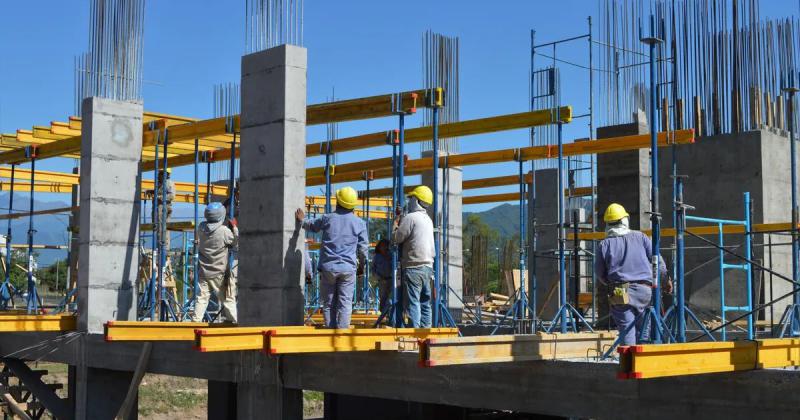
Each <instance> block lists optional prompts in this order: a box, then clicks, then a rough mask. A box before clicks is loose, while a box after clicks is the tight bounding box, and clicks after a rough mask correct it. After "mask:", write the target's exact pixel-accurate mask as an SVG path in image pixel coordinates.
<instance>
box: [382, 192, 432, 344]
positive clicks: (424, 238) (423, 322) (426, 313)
mask: <svg viewBox="0 0 800 420" xmlns="http://www.w3.org/2000/svg"><path fill="white" fill-rule="evenodd" d="M406 200H407V201H406V208H405V211H404V212H403V214H402V215H401V216H400V217H397V218H395V220H394V225H393V228H392V241H393V242H394V243H395V244H396V245H398V246H400V247H401V258H400V266H401V268H402V283H403V307H404V309H405V312H406V314H407V315H408V318H409V320H410V322H411V327H413V328H430V327H431V297H432V293H431V279H432V278H433V259H434V254H435V248H434V242H433V221H432V220H431V218H430V216H428V211H427V210H428V208H430V206H431V205H432V204H433V192H432V191H431V189H430V188H428V187H426V186H424V185H420V186H418V187H416V188H414V189H413V190H412V191H411V193H409V194H408V197H407V198H406Z"/></svg>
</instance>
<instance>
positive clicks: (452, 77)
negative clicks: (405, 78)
mask: <svg viewBox="0 0 800 420" xmlns="http://www.w3.org/2000/svg"><path fill="white" fill-rule="evenodd" d="M458 74H459V39H458V37H448V36H445V35H442V34H438V33H435V32H433V31H431V30H428V31H427V32H425V33H424V34H423V35H422V86H424V87H425V88H426V89H433V88H437V87H440V88H443V89H444V104H445V106H444V108H442V109H441V110H439V123H440V124H447V123H451V122H456V121H459V84H458V83H459V82H458ZM432 123H433V111H432V110H431V108H428V107H426V108H425V112H424V114H423V124H424V125H426V126H428V125H431V124H432ZM432 149H433V144H432V143H431V142H430V141H427V142H423V143H422V144H421V145H420V150H422V151H429V150H432ZM439 150H441V151H443V152H447V153H458V138H457V137H451V138H442V139H441V140H440V142H439Z"/></svg>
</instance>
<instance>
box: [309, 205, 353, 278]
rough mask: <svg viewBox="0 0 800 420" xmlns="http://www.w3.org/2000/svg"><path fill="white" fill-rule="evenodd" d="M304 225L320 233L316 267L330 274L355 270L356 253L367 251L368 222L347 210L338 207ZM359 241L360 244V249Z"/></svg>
mask: <svg viewBox="0 0 800 420" xmlns="http://www.w3.org/2000/svg"><path fill="white" fill-rule="evenodd" d="M307 228H309V230H311V231H312V232H322V244H321V248H320V252H319V270H320V271H327V272H331V273H342V272H350V271H356V267H357V265H358V256H357V255H358V254H359V253H360V254H362V257H363V256H364V254H366V252H367V246H368V244H367V240H366V231H367V225H366V223H364V221H363V220H361V219H360V218H358V217H357V216H356V215H355V214H353V212H352V211H350V210H345V209H341V208H337V209H336V211H334V212H333V213H328V214H325V215H322V216H321V217H319V218H317V219H315V220H314V221H313V222H311V223H308V226H307ZM359 242H361V244H360V245H361V247H362V248H363V249H359Z"/></svg>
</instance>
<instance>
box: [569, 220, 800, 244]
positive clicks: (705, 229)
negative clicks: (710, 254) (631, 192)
mask: <svg viewBox="0 0 800 420" xmlns="http://www.w3.org/2000/svg"><path fill="white" fill-rule="evenodd" d="M799 226H800V225H799ZM751 228H752V233H776V232H789V231H791V230H792V224H791V223H758V224H755V225H752V226H751ZM686 231H687V232H691V233H694V234H695V235H703V236H707V235H717V234H719V227H718V226H717V225H709V226H689V227H687V228H686ZM642 232H643V233H644V234H645V235H647V236H652V235H653V231H651V230H650V229H647V230H643V231H642ZM722 234H723V235H743V234H744V226H742V225H723V226H722ZM674 236H675V228H662V229H661V237H674ZM605 238H606V233H605V232H586V233H579V234H578V239H580V240H582V241H602V240H603V239H605ZM567 240H570V241H572V240H575V235H574V234H572V233H568V234H567Z"/></svg>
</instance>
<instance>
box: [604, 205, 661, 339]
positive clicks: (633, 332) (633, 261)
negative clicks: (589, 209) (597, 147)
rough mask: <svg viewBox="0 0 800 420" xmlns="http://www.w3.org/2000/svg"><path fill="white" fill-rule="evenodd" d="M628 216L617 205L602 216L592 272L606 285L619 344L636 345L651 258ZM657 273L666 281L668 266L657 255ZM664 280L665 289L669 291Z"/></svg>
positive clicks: (649, 287)
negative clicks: (602, 233) (602, 226)
mask: <svg viewBox="0 0 800 420" xmlns="http://www.w3.org/2000/svg"><path fill="white" fill-rule="evenodd" d="M629 219H630V215H629V214H628V212H627V211H626V210H625V207H623V206H622V205H620V204H617V203H612V204H611V205H609V206H608V208H607V209H606V212H605V214H604V215H603V221H605V223H606V238H605V239H603V240H602V241H601V242H600V244H599V245H598V247H597V250H596V252H595V259H594V261H595V263H594V273H595V276H596V278H597V279H598V281H599V282H601V283H602V284H603V285H605V288H606V290H607V292H608V296H609V297H608V300H609V304H610V305H611V317H612V318H613V319H614V322H615V323H616V325H617V329H618V330H619V333H620V335H621V336H622V341H621V344H622V345H633V344H636V342H637V339H646V338H647V337H645V336H644V335H645V334H646V333H647V331H646V330H647V328H646V326H645V325H643V320H644V316H643V314H644V311H645V310H646V309H647V307H648V306H649V305H650V301H651V298H652V290H653V284H654V281H653V270H652V260H653V258H652V255H653V248H652V247H653V245H652V242H651V241H650V238H649V237H648V236H647V235H645V234H644V233H642V232H639V231H637V230H631V229H630V227H629V226H630V223H629ZM658 260H659V264H658V267H659V271H660V273H661V277H662V278H665V279H666V278H667V267H666V265H665V264H664V259H663V258H661V256H660V255H659V257H658ZM671 288H672V283H671V282H670V281H669V280H668V279H667V281H666V282H665V287H664V290H665V291H666V292H669V291H671Z"/></svg>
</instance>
